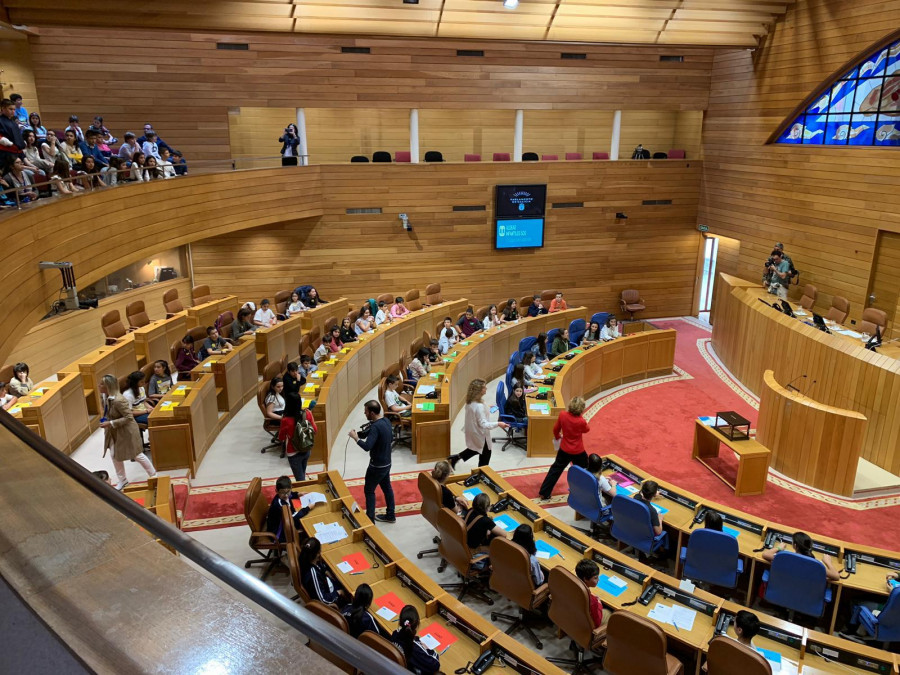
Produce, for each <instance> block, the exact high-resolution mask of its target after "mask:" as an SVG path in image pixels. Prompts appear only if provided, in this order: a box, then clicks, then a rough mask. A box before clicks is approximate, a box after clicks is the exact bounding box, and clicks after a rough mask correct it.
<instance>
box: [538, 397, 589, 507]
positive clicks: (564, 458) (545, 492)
mask: <svg viewBox="0 0 900 675" xmlns="http://www.w3.org/2000/svg"><path fill="white" fill-rule="evenodd" d="M584 407H585V403H584V399H583V398H581V397H580V396H575V397H574V398H573V399H572V400H571V401H569V407H568V410H564V411H563V412H561V413H560V414H559V419H557V420H556V424H555V425H554V426H553V437H554V438H555V439H556V440H557V441H559V448H558V449H557V451H556V460H554V462H553V464H551V465H550V470H549V471H547V476H546V478H544V482H543V483H541V489H540V491H539V495H540V498H541V499H550V493H551V492H553V488H554V487H556V481H558V480H559V477H560V476H561V475H562V472H563V471H565V469H566V467H568V466H569V463H570V462H571V463H572V464H575V465H576V466H580V467H581V468H583V469H586V468H587V462H588V459H587V451H586V450H585V449H584V441H583V440H582V436H584V434H586V433H587V432H588V431H590V430H591V428H590V427H589V426H588V423H587V422H586V421H585V419H584V417H582V416H581V414H582V413H583V412H584ZM560 437H562V438H560Z"/></svg>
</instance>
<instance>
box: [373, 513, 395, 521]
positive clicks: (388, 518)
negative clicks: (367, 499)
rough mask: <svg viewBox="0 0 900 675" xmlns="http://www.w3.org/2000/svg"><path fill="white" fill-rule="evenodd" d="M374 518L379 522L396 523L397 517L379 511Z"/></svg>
mask: <svg viewBox="0 0 900 675" xmlns="http://www.w3.org/2000/svg"><path fill="white" fill-rule="evenodd" d="M375 520H377V521H378V522H380V523H396V522H397V519H396V518H395V517H394V516H386V515H383V514H381V513H379V514H378V515H376V516H375Z"/></svg>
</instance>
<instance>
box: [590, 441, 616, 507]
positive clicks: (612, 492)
mask: <svg viewBox="0 0 900 675" xmlns="http://www.w3.org/2000/svg"><path fill="white" fill-rule="evenodd" d="M587 470H588V471H590V472H591V473H592V474H594V476H596V477H597V491H598V492H599V493H600V500H601V501H602V502H603V504H605V505H606V506H609V504H610V503H611V502H612V499H613V497H615V496H616V481H614V480H613V479H612V478H608V477H607V476H604V475H603V458H602V457H601V456H600V455H598V454H597V453H591V455H590V456H589V457H588V465H587Z"/></svg>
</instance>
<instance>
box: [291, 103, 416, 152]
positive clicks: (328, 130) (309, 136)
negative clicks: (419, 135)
mask: <svg viewBox="0 0 900 675" xmlns="http://www.w3.org/2000/svg"><path fill="white" fill-rule="evenodd" d="M306 140H307V145H308V146H309V161H310V162H311V163H313V164H332V163H346V162H349V161H350V158H351V157H352V156H353V155H366V156H367V157H369V159H371V158H372V153H373V152H375V151H377V150H384V151H386V152H389V153H390V154H391V157H393V156H394V153H395V152H396V151H397V150H409V111H408V110H400V109H397V108H394V109H379V110H376V109H374V108H306Z"/></svg>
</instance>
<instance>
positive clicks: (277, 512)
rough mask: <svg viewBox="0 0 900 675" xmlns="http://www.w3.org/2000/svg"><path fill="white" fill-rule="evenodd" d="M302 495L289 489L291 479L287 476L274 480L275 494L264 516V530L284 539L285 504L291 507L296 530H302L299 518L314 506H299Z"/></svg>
mask: <svg viewBox="0 0 900 675" xmlns="http://www.w3.org/2000/svg"><path fill="white" fill-rule="evenodd" d="M302 496H303V495H302V494H300V493H299V492H296V491H295V490H292V489H291V479H290V478H289V477H287V476H281V477H280V478H278V480H276V481H275V496H274V497H273V498H272V503H271V504H269V513H268V515H267V516H266V531H267V532H271V533H272V534H274V535H275V536H276V537H278V541H284V540H285V539H284V521H283V511H282V509H281V507H282V506H287V507H289V508H290V509H291V515H292V516H293V518H294V525H295V526H296V527H297V532H301V531H302V528H301V526H300V519H301V518H305V517H306V516H307V515H309V511H310V509H312V508H313V507H314V506H315V504H313V505H312V506H309V507H304V508H300V497H302Z"/></svg>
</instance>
